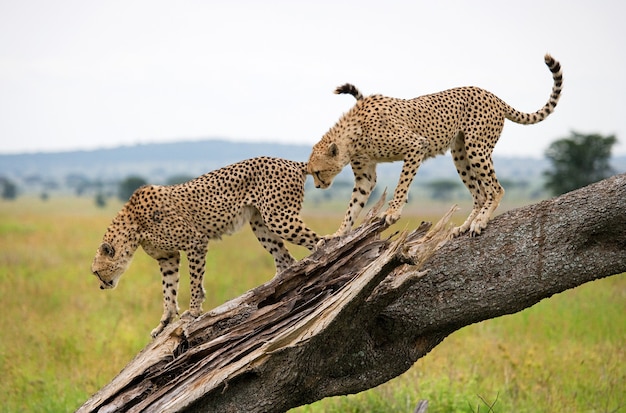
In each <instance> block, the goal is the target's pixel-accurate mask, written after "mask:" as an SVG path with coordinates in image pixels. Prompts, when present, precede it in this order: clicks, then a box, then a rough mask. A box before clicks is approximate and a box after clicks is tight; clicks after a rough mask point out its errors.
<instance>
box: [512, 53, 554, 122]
mask: <svg viewBox="0 0 626 413" xmlns="http://www.w3.org/2000/svg"><path fill="white" fill-rule="evenodd" d="M544 60H545V62H546V66H548V68H549V69H550V72H552V80H553V82H554V83H553V84H552V93H551V94H550V98H549V99H548V102H547V103H546V104H545V105H544V106H543V107H542V108H541V109H539V110H538V111H537V112H535V113H524V112H520V111H517V110H515V109H513V108H512V107H510V106H509V107H508V108H507V109H508V110H507V113H506V118H507V119H509V120H511V121H513V122H515V123H521V124H524V125H532V124H534V123H538V122H541V121H542V120H544V119H545V118H547V117H548V115H550V114H551V113H552V112H554V108H555V107H556V104H557V103H558V101H559V98H560V97H561V90H562V85H563V72H562V71H561V64H560V63H559V62H558V61H556V60H554V58H553V57H552V56H550V55H549V54H546V55H545V57H544ZM507 106H508V105H507Z"/></svg>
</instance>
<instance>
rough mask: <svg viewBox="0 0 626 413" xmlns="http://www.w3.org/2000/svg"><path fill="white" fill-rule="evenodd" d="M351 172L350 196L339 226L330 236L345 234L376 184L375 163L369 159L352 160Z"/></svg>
mask: <svg viewBox="0 0 626 413" xmlns="http://www.w3.org/2000/svg"><path fill="white" fill-rule="evenodd" d="M352 172H353V173H354V188H353V189H352V198H350V204H349V205H348V210H347V211H346V215H345V216H344V218H343V221H342V222H341V226H340V227H339V229H338V230H337V231H335V233H334V234H333V235H331V237H338V236H341V235H344V234H346V233H347V232H348V231H350V229H351V228H352V226H353V225H354V222H355V221H356V218H357V217H358V216H359V214H360V213H361V210H362V209H363V207H365V204H366V203H367V200H368V199H369V197H370V194H371V193H372V190H373V189H374V187H375V186H376V163H375V162H371V161H353V162H352Z"/></svg>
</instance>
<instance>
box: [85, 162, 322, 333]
mask: <svg viewBox="0 0 626 413" xmlns="http://www.w3.org/2000/svg"><path fill="white" fill-rule="evenodd" d="M306 175H307V169H306V163H304V162H292V161H288V160H284V159H278V158H267V157H261V158H254V159H248V160H246V161H242V162H239V163H236V164H233V165H229V166H226V167H224V168H221V169H218V170H216V171H213V172H210V173H208V174H205V175H202V176H200V177H199V178H196V179H193V180H191V181H189V182H186V183H183V184H179V185H170V186H159V185H147V186H143V187H141V188H139V189H138V190H137V191H135V193H134V194H133V195H132V196H131V198H130V199H129V200H128V202H127V203H126V204H125V205H124V206H123V207H122V209H121V210H120V212H118V214H117V216H116V217H115V218H114V219H113V222H112V223H111V224H110V225H109V227H108V229H107V231H106V233H105V234H104V238H103V241H102V243H101V244H100V246H99V247H98V249H97V251H96V256H95V258H94V260H93V264H92V267H91V269H92V272H93V274H94V275H96V276H97V277H98V279H99V280H100V288H101V289H108V288H114V287H115V286H116V285H117V283H118V281H119V279H120V277H121V276H122V274H123V273H124V271H125V270H126V268H127V267H128V265H129V264H130V261H131V259H132V256H133V254H134V253H135V251H136V250H137V248H138V247H139V246H141V247H142V248H143V249H144V251H145V252H146V253H147V254H148V255H149V256H150V257H152V258H154V259H155V260H157V261H158V263H159V267H160V269H161V274H162V278H163V280H162V281H163V307H164V310H163V316H162V317H161V321H160V323H159V325H158V326H157V327H156V328H155V329H154V330H153V331H152V333H151V334H152V336H153V337H156V336H157V335H158V334H159V333H160V332H161V331H163V329H164V328H165V326H166V325H167V324H168V323H170V322H171V321H172V320H173V319H174V317H176V316H177V315H178V302H177V295H178V294H177V292H178V280H179V276H178V271H179V264H180V252H179V251H183V252H185V253H186V255H187V258H188V261H189V273H190V276H191V300H190V301H191V302H190V305H189V314H190V315H191V316H193V317H197V316H199V315H200V314H201V313H202V302H203V301H204V295H205V293H204V288H203V286H202V280H203V277H204V268H205V260H206V254H207V248H208V243H209V241H210V240H214V239H219V238H220V237H221V236H222V235H229V234H232V233H234V232H236V231H237V230H238V229H239V228H241V227H242V226H243V225H244V224H245V223H246V222H249V223H250V226H251V227H252V231H253V232H254V234H255V235H256V237H257V239H258V240H259V242H260V243H261V245H263V247H264V248H265V249H266V250H267V251H268V252H269V253H270V254H272V256H273V257H274V262H275V265H276V273H277V274H278V273H280V272H281V271H283V270H285V269H286V268H287V267H289V266H290V265H291V264H292V263H293V262H294V261H295V260H294V258H293V257H292V256H291V254H290V253H289V251H288V250H287V248H286V247H285V245H284V243H283V240H286V241H289V242H291V243H294V244H297V245H301V246H304V247H306V248H308V249H309V250H311V251H312V250H314V248H315V246H316V244H317V242H318V241H319V237H318V236H317V234H316V233H315V232H313V231H312V230H311V229H309V228H308V227H307V226H306V225H305V224H304V222H303V221H302V219H301V218H300V210H301V207H302V201H303V198H304V182H305V180H306Z"/></svg>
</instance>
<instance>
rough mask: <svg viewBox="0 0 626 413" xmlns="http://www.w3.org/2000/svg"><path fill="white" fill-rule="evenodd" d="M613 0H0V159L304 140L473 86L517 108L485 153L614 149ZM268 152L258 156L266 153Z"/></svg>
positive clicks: (623, 53) (620, 107)
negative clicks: (389, 99)
mask: <svg viewBox="0 0 626 413" xmlns="http://www.w3.org/2000/svg"><path fill="white" fill-rule="evenodd" d="M625 4H626V2H624V1H621V0H614V1H602V0H600V1H595V2H593V4H592V2H589V1H584V0H557V1H551V0H530V1H528V0H525V1H501V0H494V1H452V0H444V1H432V0H427V1H420V0H410V1H409V0H406V1H401V0H385V1H374V0H317V1H314V2H313V1H310V2H298V1H293V0H292V1H287V0H286V1H276V0H264V1H258V0H250V1H237V0H226V1H216V0H212V1H208V0H196V1H176V2H174V1H161V0H141V1H133V0H121V1H120V0H107V1H87V0H74V1H72V0H56V1H47V0H19V1H8V0H0V153H18V152H32V151H49V150H54V151H58V150H68V149H92V148H100V147H112V146H118V145H133V144H137V143H149V142H162V141H167V142H171V141H176V140H190V139H206V138H208V137H221V138H227V139H232V140H245V141H272V142H285V143H301V144H307V145H309V144H310V145H312V144H314V143H315V142H317V141H318V140H319V139H320V138H321V136H322V135H323V134H324V133H325V132H326V131H327V130H328V129H329V128H330V127H331V126H332V125H333V124H334V123H335V122H336V121H337V119H338V118H339V117H340V116H341V114H342V113H344V112H345V111H347V110H348V109H349V108H350V107H351V106H352V105H353V104H354V100H353V98H352V97H351V96H336V95H334V94H333V93H332V91H333V89H334V88H335V87H336V86H338V85H340V84H343V83H345V82H350V83H354V84H355V85H356V86H357V87H359V88H360V89H361V91H362V92H363V93H365V94H371V93H383V94H386V95H389V96H395V97H402V98H411V97H416V96H419V95H423V94H427V93H432V92H437V91H440V90H443V89H448V88H451V87H456V86H467V85H475V86H480V87H483V88H485V89H488V90H490V91H492V92H494V93H495V94H496V95H498V96H499V97H500V98H502V99H503V100H505V101H506V102H507V103H509V104H511V105H512V106H514V107H515V108H516V109H518V110H522V111H526V112H534V111H535V110H537V109H539V108H540V107H541V106H543V104H544V103H545V102H546V101H547V99H548V96H549V94H550V88H551V85H552V79H551V76H550V72H549V71H548V69H547V68H546V66H545V65H544V63H543V55H544V54H545V53H546V52H550V53H551V54H552V55H553V56H554V57H555V58H557V60H559V61H560V62H561V65H562V67H563V71H564V91H563V95H562V97H561V101H560V103H559V105H558V107H557V109H556V112H555V113H554V114H553V115H551V116H550V117H549V118H548V119H546V120H545V121H544V122H542V123H540V124H537V125H534V126H521V125H516V124H514V123H512V122H509V121H507V123H506V125H505V128H504V132H503V134H502V137H501V139H500V142H499V143H498V145H497V146H496V151H495V153H496V155H520V156H522V155H531V156H541V155H542V154H543V152H544V150H545V148H546V147H547V146H548V145H549V143H550V142H551V141H552V140H554V139H557V138H561V137H566V136H569V134H570V131H572V130H575V131H577V132H581V133H596V132H597V133H600V134H603V135H610V134H615V135H616V136H617V138H618V140H619V141H620V142H619V144H618V146H616V147H615V148H614V154H626V116H625V115H626V113H625V109H626V103H625V102H626V100H625V99H626V43H625V39H626V29H625V27H626V24H625V22H624V19H625V16H626V6H625ZM268 155H271V154H268Z"/></svg>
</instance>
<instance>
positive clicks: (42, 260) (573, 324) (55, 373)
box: [0, 198, 626, 413]
mask: <svg viewBox="0 0 626 413" xmlns="http://www.w3.org/2000/svg"><path fill="white" fill-rule="evenodd" d="M119 207H120V204H119V203H110V205H109V206H107V207H106V208H104V209H98V208H96V207H95V205H94V202H93V199H85V198H67V199H50V200H48V201H46V202H44V201H42V200H40V199H38V198H20V199H18V200H17V201H12V202H7V201H1V202H0V297H1V300H2V301H1V302H2V316H1V317H0V371H1V372H2V380H0V411H1V412H27V411H33V412H65V411H73V410H75V409H76V408H78V407H79V406H80V405H81V404H82V403H83V402H84V401H85V400H86V399H87V398H88V397H89V396H90V395H91V394H93V393H94V392H96V391H97V390H98V389H100V388H101V387H102V386H103V385H105V384H106V383H108V382H109V381H110V380H111V379H112V378H113V377H114V376H115V375H116V374H117V373H118V372H119V371H120V370H121V369H122V368H123V367H124V366H125V365H126V363H127V362H129V361H130V360H131V358H132V357H133V356H134V355H135V354H136V353H137V352H138V351H139V350H141V349H142V348H143V347H144V346H145V345H146V344H147V343H148V342H149V340H150V337H149V332H150V331H151V329H152V328H154V327H155V326H156V325H157V323H158V321H159V317H160V315H161V309H162V308H161V287H160V285H161V283H160V275H159V271H158V267H157V264H156V263H155V262H154V261H152V260H151V259H149V258H148V257H147V256H146V255H145V254H144V253H143V252H142V251H138V252H137V254H136V256H135V259H134V261H133V263H132V265H131V267H130V268H129V270H128V271H127V273H126V274H125V275H124V277H122V280H121V282H120V284H119V286H118V287H117V288H116V289H115V290H107V291H101V290H100V289H99V288H98V286H99V284H98V282H97V280H96V278H95V277H94V276H93V275H91V273H90V265H91V260H92V258H93V254H94V252H95V249H96V247H97V246H98V244H99V242H100V240H101V237H102V235H103V233H104V231H105V229H106V226H107V225H108V223H109V222H110V221H111V219H112V218H113V216H114V215H115V213H116V212H117V210H118V209H119ZM333 209H334V210H335V211H333ZM341 209H342V208H341V207H339V208H332V207H329V208H321V207H316V208H312V207H308V208H307V209H306V211H305V212H304V214H303V215H304V217H305V220H306V221H307V223H308V224H309V225H310V226H311V227H312V228H314V229H315V230H317V231H318V232H320V233H331V232H333V231H334V230H335V229H336V228H337V226H338V224H339V222H340V220H341V215H342V214H341ZM444 209H447V206H445V207H444V206H441V208H440V209H437V208H435V206H432V205H431V206H430V207H429V208H428V211H429V216H427V217H423V216H422V217H418V216H417V215H416V214H415V213H414V212H412V209H411V208H409V209H408V211H407V212H406V213H405V216H406V218H403V220H402V221H401V223H399V224H398V228H403V227H404V226H406V225H408V226H409V227H415V226H416V225H417V224H418V223H419V221H420V220H421V219H423V218H428V219H431V220H434V219H437V218H438V215H441V213H443V212H444ZM503 210H504V209H500V210H499V212H502V211H503ZM325 211H328V212H325ZM466 213H467V210H464V211H463V212H461V213H459V218H458V219H462V218H463V214H466ZM292 251H294V253H295V255H297V256H298V257H302V256H304V255H306V250H303V249H302V248H292ZM183 267H184V269H183V276H182V278H181V289H180V305H181V310H183V311H184V310H185V309H186V308H187V305H188V297H189V288H188V272H187V269H186V262H183ZM273 272H274V268H273V263H272V260H271V257H270V255H269V254H267V253H266V252H265V251H264V250H263V249H262V248H261V246H260V245H259V244H258V243H257V241H256V239H254V236H253V235H252V233H251V231H250V230H249V229H247V228H246V229H244V230H243V231H242V232H240V233H239V234H236V235H234V236H232V237H226V238H224V239H223V240H222V241H220V242H217V243H214V244H212V246H211V248H210V251H209V254H208V260H207V275H206V277H205V283H204V285H205V288H206V290H207V300H206V302H205V304H204V308H205V310H207V309H210V308H212V307H215V306H217V305H219V304H221V303H223V302H224V301H226V300H228V299H230V298H233V297H235V296H237V295H239V294H241V293H243V292H244V291H246V290H248V289H250V288H252V287H254V286H257V285H259V284H261V283H262V282H264V281H267V280H268V279H269V278H270V277H271V276H272V275H273ZM420 399H427V400H428V401H429V409H428V412H429V413H433V412H489V411H493V412H618V411H626V275H625V274H622V275H619V276H613V277H610V278H607V279H604V280H599V281H595V282H592V283H589V284H586V285H583V286H581V287H578V288H576V289H574V290H570V291H567V292H565V293H562V294H559V295H557V296H554V297H552V298H550V299H548V300H543V301H542V302H540V303H539V304H537V305H535V306H534V307H531V308H529V309H527V310H525V311H523V312H521V313H517V314H514V315H510V316H506V317H500V318H497V319H494V320H489V321H486V322H482V323H478V324H475V325H472V326H468V327H466V328H463V329H462V330H460V331H458V332H456V333H454V334H452V335H451V336H450V337H448V338H447V339H446V340H444V342H443V343H442V344H441V345H439V346H438V347H436V348H435V349H434V350H433V351H432V352H431V353H430V354H428V355H427V356H426V357H424V358H422V359H420V360H419V361H418V362H417V363H416V364H415V365H414V366H413V368H411V369H410V370H409V371H408V372H406V373H405V374H404V375H402V376H400V377H398V378H396V379H394V380H392V381H390V382H388V383H386V384H384V385H382V386H380V387H378V388H376V389H372V390H370V391H367V392H364V393H360V394H358V395H351V396H343V397H336V398H331V399H327V400H323V401H320V402H318V403H315V404H313V405H310V406H303V407H300V408H298V409H294V412H403V413H406V412H411V411H413V409H414V407H415V405H416V404H417V402H418V401H419V400H420Z"/></svg>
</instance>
